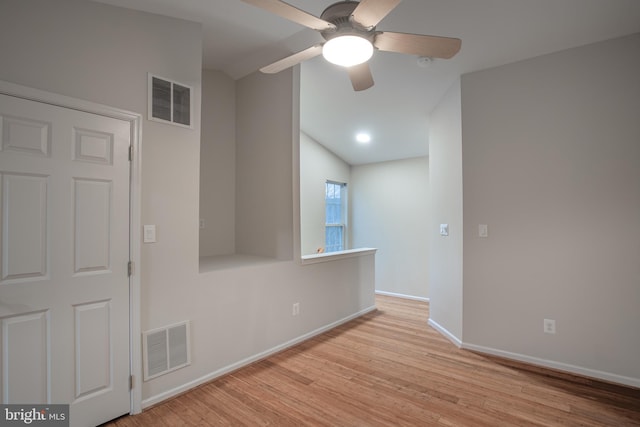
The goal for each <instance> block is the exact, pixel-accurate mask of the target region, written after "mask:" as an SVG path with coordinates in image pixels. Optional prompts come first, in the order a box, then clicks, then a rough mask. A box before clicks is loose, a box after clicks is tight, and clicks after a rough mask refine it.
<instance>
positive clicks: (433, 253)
mask: <svg viewBox="0 0 640 427" xmlns="http://www.w3.org/2000/svg"><path fill="white" fill-rule="evenodd" d="M429 123H430V127H429V183H430V187H431V188H430V199H429V200H430V204H429V208H430V215H429V219H430V221H429V224H430V225H429V230H428V241H429V289H430V292H429V293H430V295H429V296H430V303H429V322H430V323H431V324H432V325H433V326H435V327H437V328H438V329H440V330H441V331H442V332H444V333H445V334H447V335H448V336H449V338H451V339H452V340H453V341H455V342H456V343H458V344H459V343H460V342H461V341H462V248H463V246H462V244H463V229H462V125H461V96H460V82H459V81H457V82H456V83H455V84H454V85H453V86H452V87H451V88H449V90H448V91H447V93H446V94H445V95H444V97H443V99H442V100H441V101H440V103H439V104H438V106H437V107H436V108H435V110H434V111H433V112H432V113H431V117H430V120H429ZM440 224H448V225H449V235H448V236H441V235H440Z"/></svg>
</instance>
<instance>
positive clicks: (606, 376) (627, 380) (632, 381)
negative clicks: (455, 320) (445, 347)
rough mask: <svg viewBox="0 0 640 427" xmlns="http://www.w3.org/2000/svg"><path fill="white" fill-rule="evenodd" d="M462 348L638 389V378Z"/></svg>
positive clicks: (485, 349)
mask: <svg viewBox="0 0 640 427" xmlns="http://www.w3.org/2000/svg"><path fill="white" fill-rule="evenodd" d="M462 348H463V349H465V350H469V351H475V352H478V353H484V354H490V355H493V356H498V357H502V358H504V359H511V360H517V361H520V362H524V363H528V364H530V365H536V366H542V367H544V368H550V369H554V370H557V371H563V372H569V373H573V374H577V375H581V376H584V377H590V378H594V379H598V380H603V381H608V382H612V383H617V384H624V385H628V386H631V387H635V388H640V378H633V377H625V376H623V375H617V374H612V373H610V372H604V371H598V370H595V369H589V368H583V367H582V366H577V365H571V364H568V363H562V362H556V361H554V360H548V359H541V358H538V357H532V356H527V355H525V354H520V353H512V352H510V351H504V350H498V349H495V348H491V347H484V346H481V345H475V344H469V343H463V344H462Z"/></svg>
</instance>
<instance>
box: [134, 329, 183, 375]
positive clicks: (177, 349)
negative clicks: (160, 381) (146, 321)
mask: <svg viewBox="0 0 640 427" xmlns="http://www.w3.org/2000/svg"><path fill="white" fill-rule="evenodd" d="M190 348H191V346H190V323H189V321H186V322H182V323H176V324H175V325H171V326H167V327H166V328H160V329H153V330H150V331H146V332H143V333H142V357H143V361H144V380H145V381H147V380H150V379H152V378H155V377H157V376H160V375H163V374H166V373H168V372H171V371H175V370H176V369H180V368H183V367H185V366H188V365H190V364H191V351H190Z"/></svg>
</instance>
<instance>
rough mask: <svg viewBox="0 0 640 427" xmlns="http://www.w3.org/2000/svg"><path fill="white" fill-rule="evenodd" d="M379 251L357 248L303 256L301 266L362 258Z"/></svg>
mask: <svg viewBox="0 0 640 427" xmlns="http://www.w3.org/2000/svg"><path fill="white" fill-rule="evenodd" d="M377 250H378V249H376V248H357V249H347V250H345V251H337V252H327V253H320V254H311V255H302V256H301V257H300V264H301V265H307V264H317V263H320V262H330V261H337V260H340V259H345V258H354V257H361V256H366V255H372V254H375V253H376V251H377Z"/></svg>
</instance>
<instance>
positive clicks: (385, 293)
mask: <svg viewBox="0 0 640 427" xmlns="http://www.w3.org/2000/svg"><path fill="white" fill-rule="evenodd" d="M376 294H378V295H386V296H388V297H396V298H404V299H412V300H415V301H422V302H429V298H425V297H416V296H413V295H405V294H397V293H395V292H387V291H376Z"/></svg>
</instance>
